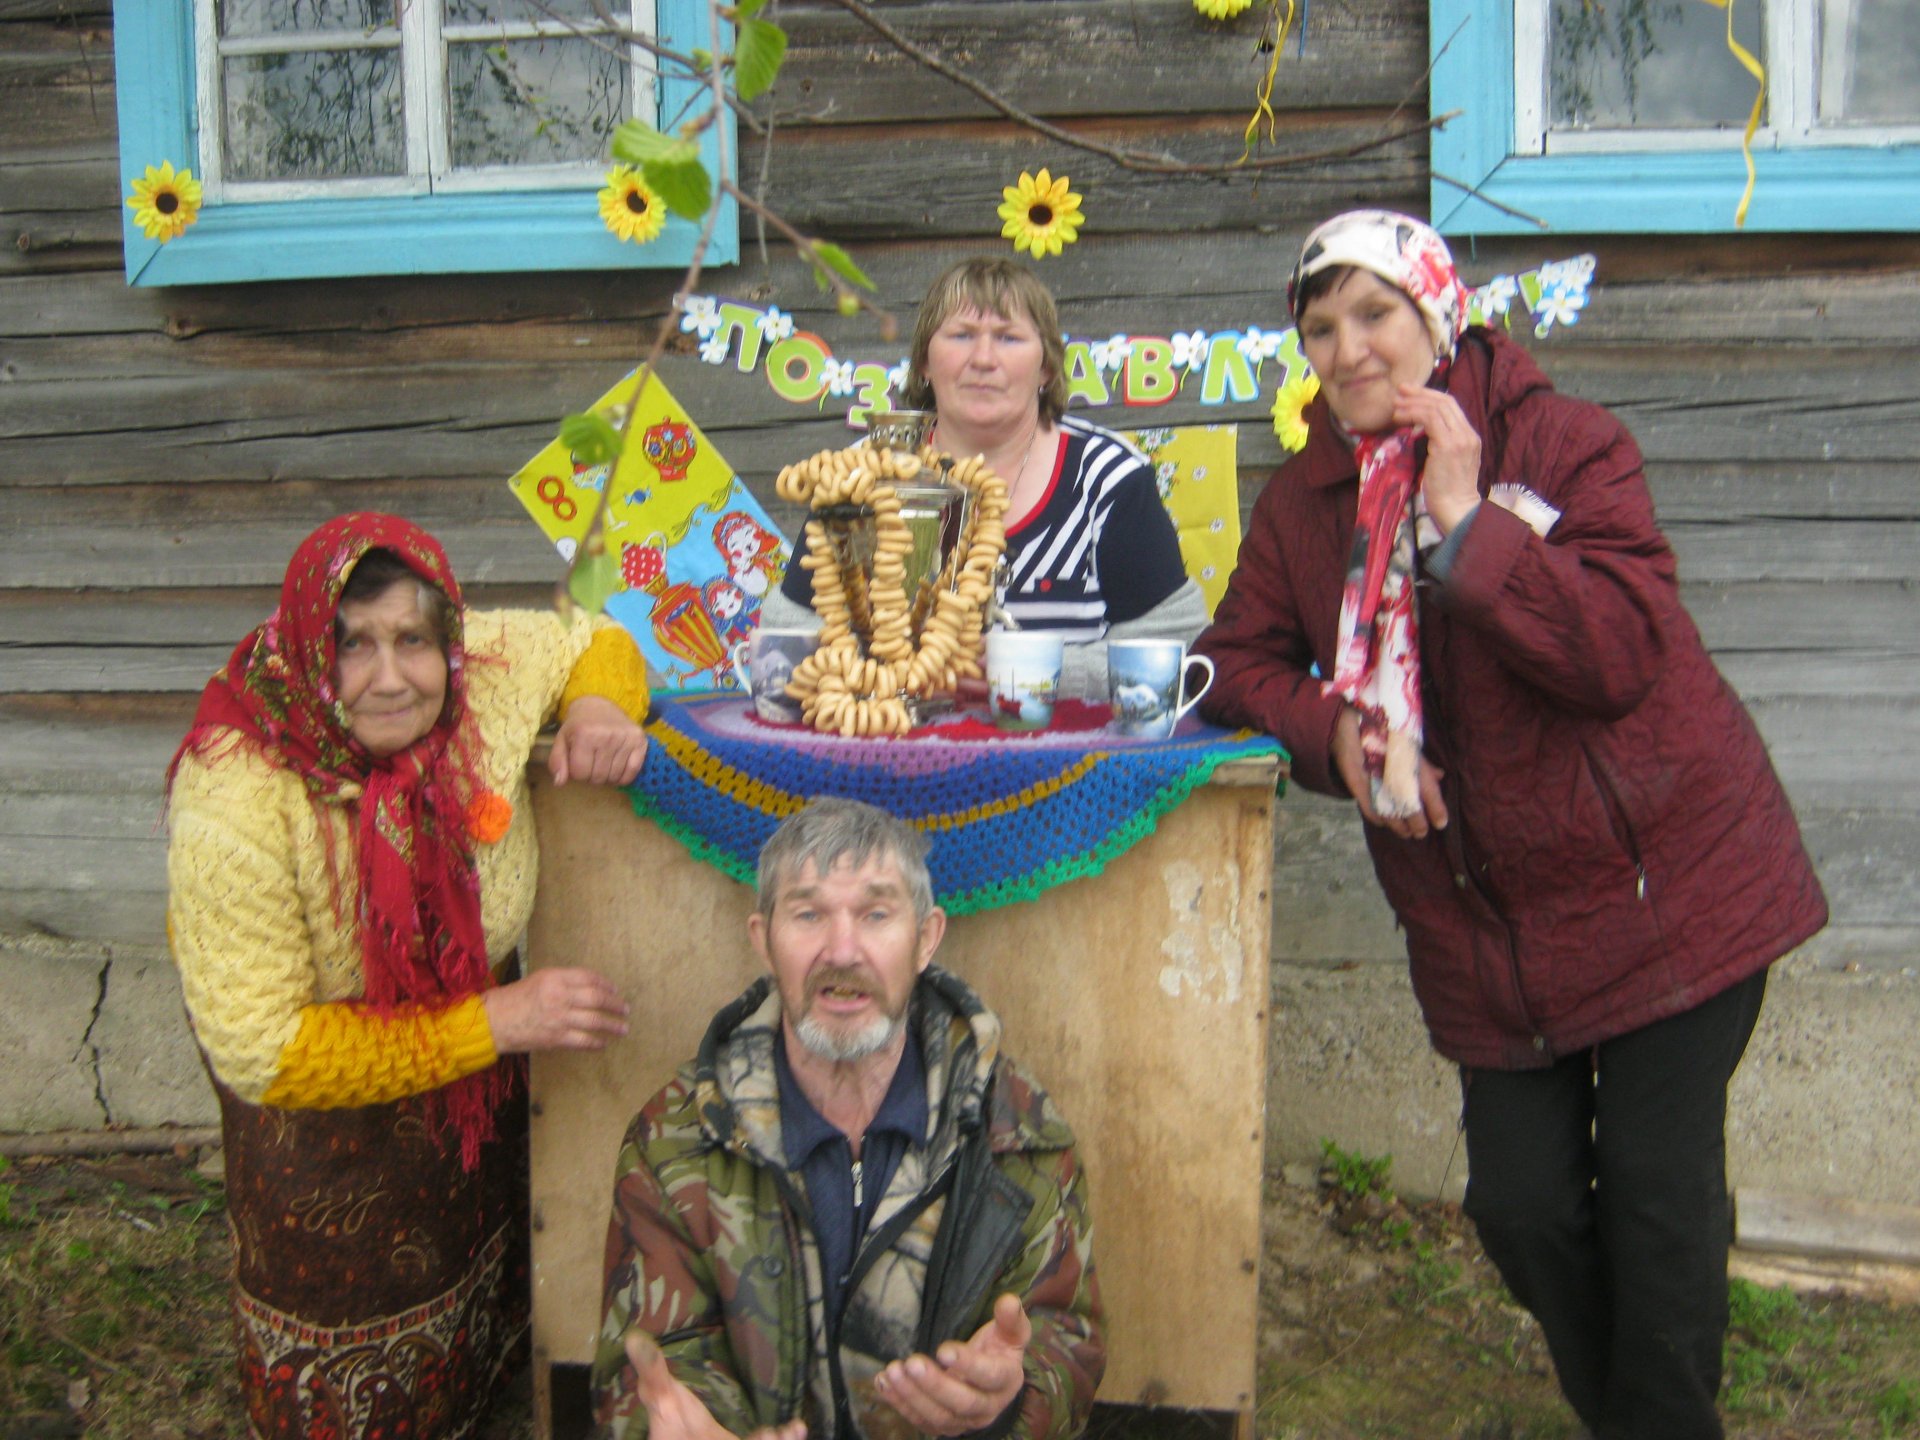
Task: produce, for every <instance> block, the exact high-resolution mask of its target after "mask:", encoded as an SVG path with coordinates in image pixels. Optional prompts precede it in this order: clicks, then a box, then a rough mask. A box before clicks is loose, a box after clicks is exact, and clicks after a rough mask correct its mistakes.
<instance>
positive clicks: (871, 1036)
mask: <svg viewBox="0 0 1920 1440" xmlns="http://www.w3.org/2000/svg"><path fill="white" fill-rule="evenodd" d="M906 1023H907V1017H906V1015H905V1013H904V1012H903V1013H901V1014H899V1015H895V1016H892V1017H891V1018H889V1017H885V1016H876V1017H875V1018H874V1020H873V1021H872V1022H871V1023H870V1024H868V1025H867V1026H866V1027H865V1028H864V1029H861V1030H856V1031H853V1032H852V1033H848V1032H846V1031H844V1030H835V1029H834V1028H833V1027H832V1026H830V1025H825V1024H823V1023H821V1022H820V1021H819V1020H817V1019H815V1018H814V1017H813V1016H811V1015H807V1016H804V1017H802V1018H801V1020H800V1021H799V1023H798V1024H796V1025H795V1026H794V1027H793V1033H794V1035H795V1036H797V1037H798V1038H799V1041H800V1043H801V1044H802V1045H804V1046H805V1047H806V1048H807V1053H808V1054H810V1055H815V1056H818V1057H819V1058H820V1059H822V1060H831V1061H835V1062H837V1063H840V1064H845V1063H846V1062H848V1061H850V1060H865V1059H866V1058H867V1057H868V1056H870V1055H878V1054H879V1053H880V1052H881V1051H882V1050H884V1049H886V1048H887V1046H889V1045H891V1044H892V1043H893V1040H894V1037H895V1036H897V1035H898V1034H899V1033H900V1031H901V1030H902V1029H903V1028H904V1027H905V1026H906Z"/></svg>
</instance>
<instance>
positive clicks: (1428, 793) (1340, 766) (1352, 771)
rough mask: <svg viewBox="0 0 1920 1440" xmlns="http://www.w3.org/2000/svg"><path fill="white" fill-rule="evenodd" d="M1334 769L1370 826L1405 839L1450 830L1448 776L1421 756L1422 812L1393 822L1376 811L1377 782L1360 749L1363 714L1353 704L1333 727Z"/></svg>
mask: <svg viewBox="0 0 1920 1440" xmlns="http://www.w3.org/2000/svg"><path fill="white" fill-rule="evenodd" d="M1333 768H1334V771H1335V772H1336V773H1337V774H1338V775H1339V776H1340V779H1341V780H1342V781H1343V782H1344V783H1345V784H1346V787H1347V790H1348V792H1349V793H1350V794H1352V796H1353V803H1354V804H1356V805H1358V806H1359V807H1360V816H1361V818H1362V819H1363V820H1365V821H1366V822H1367V823H1368V824H1369V825H1380V826H1383V827H1385V828H1386V829H1388V830H1391V831H1392V832H1393V833H1394V834H1396V835H1398V836H1399V837H1400V838H1401V839H1402V840H1424V839H1426V837H1427V832H1428V831H1430V830H1444V829H1446V828H1447V802H1446V801H1445V800H1444V799H1442V798H1441V795H1440V781H1441V778H1442V776H1443V775H1444V774H1445V773H1446V772H1445V771H1443V770H1441V769H1440V767H1439V766H1437V765H1435V764H1434V763H1433V762H1432V761H1431V760H1429V759H1427V757H1426V756H1424V755H1422V756H1421V757H1420V809H1419V810H1418V811H1417V812H1416V813H1414V814H1412V815H1409V816H1407V817H1406V818H1404V819H1401V820H1389V819H1387V818H1386V817H1385V816H1383V815H1381V814H1380V813H1379V812H1378V811H1377V810H1375V809H1374V808H1373V781H1372V779H1371V778H1370V777H1369V776H1368V774H1367V762H1366V759H1365V757H1364V756H1363V754H1362V753H1361V748H1360V712H1359V711H1358V710H1356V709H1354V707H1353V706H1351V705H1349V706H1347V708H1346V709H1344V710H1342V711H1341V712H1340V719H1339V721H1338V722H1337V723H1336V724H1335V725H1334V727H1333Z"/></svg>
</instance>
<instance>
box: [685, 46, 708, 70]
mask: <svg viewBox="0 0 1920 1440" xmlns="http://www.w3.org/2000/svg"><path fill="white" fill-rule="evenodd" d="M688 58H690V59H691V60H692V61H693V71H694V74H696V75H704V74H706V73H707V72H708V71H709V70H711V69H713V52H712V51H711V50H696V51H694V52H693V54H692V55H691V56H690V57H688Z"/></svg>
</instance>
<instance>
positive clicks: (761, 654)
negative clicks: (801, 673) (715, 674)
mask: <svg viewBox="0 0 1920 1440" xmlns="http://www.w3.org/2000/svg"><path fill="white" fill-rule="evenodd" d="M817 639H818V632H816V631H813V630H756V631H754V632H753V634H751V635H749V636H748V637H747V638H746V639H744V640H742V641H740V642H739V643H738V644H736V645H735V646H734V647H733V649H732V650H731V651H730V652H728V653H729V658H730V659H731V660H732V661H733V675H734V678H735V679H736V680H738V681H739V682H740V689H741V690H742V691H743V692H745V693H746V694H748V695H750V696H752V697H753V709H754V713H755V714H756V715H758V716H759V717H760V718H761V719H762V720H771V721H773V722H774V723H775V724H781V725H797V724H799V723H800V718H801V717H800V702H799V701H798V700H795V699H793V698H792V697H791V696H789V695H788V694H787V681H789V680H791V679H792V678H793V667H794V666H796V665H798V664H799V663H800V662H801V661H802V660H804V659H806V658H807V656H809V655H811V654H812V653H813V650H814V645H815V644H816V643H817Z"/></svg>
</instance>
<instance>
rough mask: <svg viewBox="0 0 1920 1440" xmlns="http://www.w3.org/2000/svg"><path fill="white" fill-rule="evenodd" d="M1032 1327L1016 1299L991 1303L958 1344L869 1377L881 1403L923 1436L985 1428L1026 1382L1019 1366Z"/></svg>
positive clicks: (1004, 1297)
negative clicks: (984, 1319)
mask: <svg viewBox="0 0 1920 1440" xmlns="http://www.w3.org/2000/svg"><path fill="white" fill-rule="evenodd" d="M1032 1339H1033V1322H1032V1321H1030V1320H1028V1319H1027V1312H1026V1311H1025V1310H1023V1309H1022V1308H1021V1307H1020V1299H1019V1297H1018V1296H1017V1295H1002V1296H1001V1297H1000V1298H999V1299H998V1300H996V1301H994V1303H993V1318H992V1319H991V1320H989V1321H987V1323H986V1324H984V1325H982V1326H981V1327H980V1328H979V1329H978V1330H976V1331H974V1333H973V1338H972V1339H970V1340H968V1341H967V1343H966V1344H964V1345H962V1344H960V1343H958V1342H957V1341H953V1340H949V1341H947V1343H946V1344H944V1345H942V1346H941V1347H940V1349H939V1353H938V1354H937V1356H927V1355H909V1356H908V1357H907V1358H906V1359H904V1360H896V1361H894V1362H893V1363H892V1364H891V1365H889V1366H887V1368H886V1369H884V1370H882V1371H881V1372H880V1373H879V1375H878V1376H876V1377H875V1378H874V1382H873V1388H874V1390H875V1392H876V1393H877V1394H878V1395H879V1396H880V1398H881V1399H883V1400H885V1401H886V1402H887V1403H888V1404H889V1405H891V1406H892V1407H893V1408H894V1409H895V1410H898V1411H899V1412H900V1414H901V1415H903V1416H904V1417H905V1418H906V1419H907V1421H908V1422H909V1423H911V1424H912V1425H913V1427H914V1428H915V1429H916V1430H919V1431H921V1432H922V1433H923V1434H927V1435H964V1434H966V1433H967V1432H968V1431H969V1430H979V1429H981V1428H983V1427H984V1426H986V1425H989V1424H991V1423H992V1422H993V1421H994V1420H995V1419H997V1418H998V1417H999V1414H1000V1412H1001V1411H1002V1410H1005V1409H1006V1408H1007V1406H1008V1405H1010V1404H1012V1403H1013V1397H1014V1396H1016V1395H1018V1394H1019V1393H1020V1387H1021V1386H1022V1385H1024V1384H1025V1383H1026V1368H1025V1365H1024V1364H1023V1361H1024V1359H1025V1356H1026V1353H1027V1342H1028V1341H1030V1340H1032Z"/></svg>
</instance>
